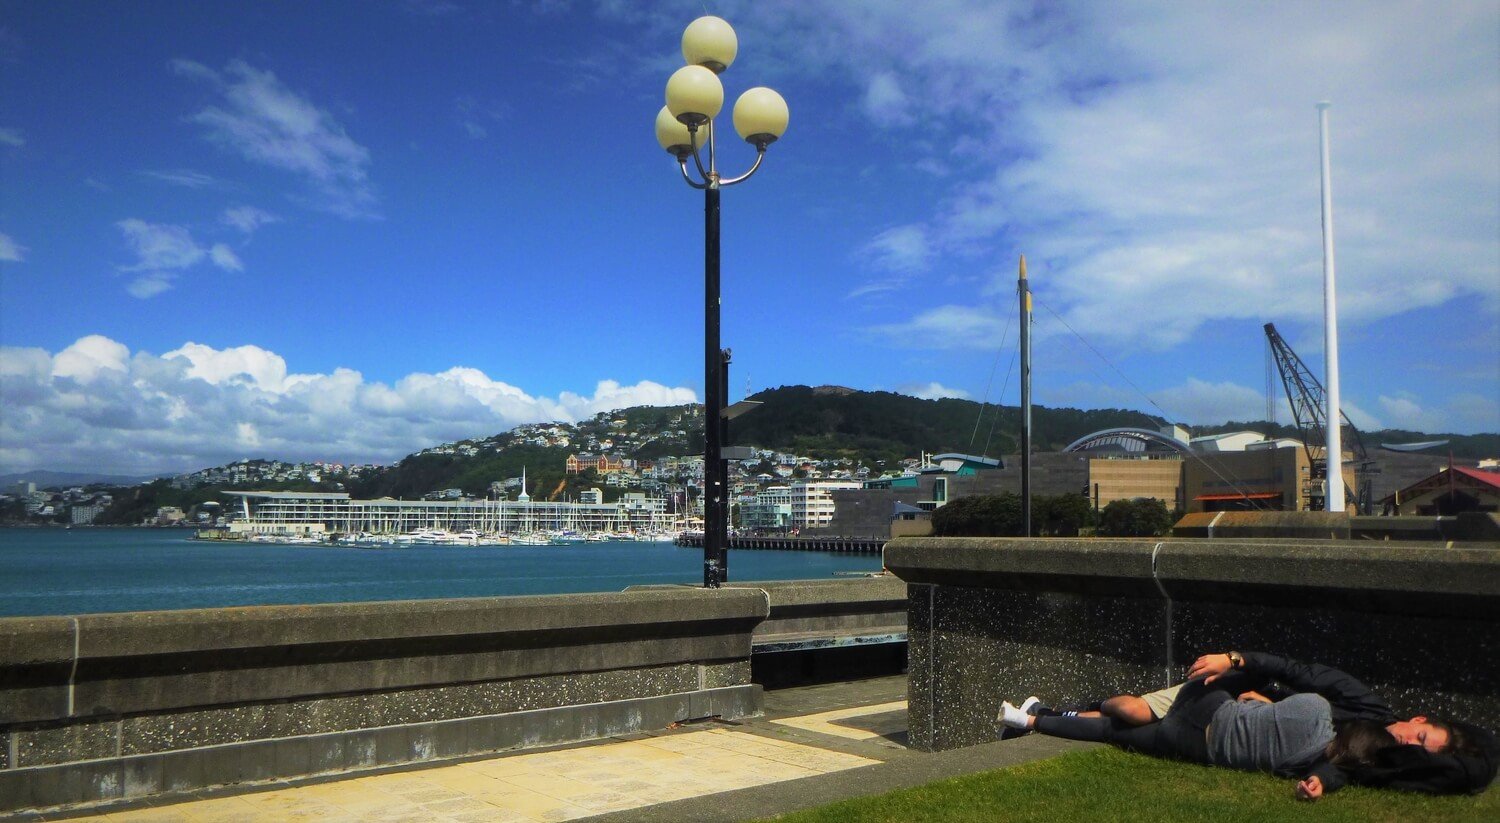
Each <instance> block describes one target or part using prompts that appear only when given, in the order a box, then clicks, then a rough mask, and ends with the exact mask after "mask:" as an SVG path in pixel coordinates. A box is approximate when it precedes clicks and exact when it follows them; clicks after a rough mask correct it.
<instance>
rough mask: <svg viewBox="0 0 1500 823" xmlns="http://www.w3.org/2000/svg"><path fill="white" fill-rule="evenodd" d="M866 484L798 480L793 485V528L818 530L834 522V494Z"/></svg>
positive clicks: (845, 481)
mask: <svg viewBox="0 0 1500 823" xmlns="http://www.w3.org/2000/svg"><path fill="white" fill-rule="evenodd" d="M863 485H864V484H862V483H859V482H856V481H853V480H798V481H796V482H794V483H792V486H791V498H792V526H793V527H794V528H798V529H817V528H823V527H825V526H827V525H828V524H829V523H832V522H833V514H834V510H835V505H834V502H833V493H834V492H835V491H845V490H850V489H858V488H861V487H863Z"/></svg>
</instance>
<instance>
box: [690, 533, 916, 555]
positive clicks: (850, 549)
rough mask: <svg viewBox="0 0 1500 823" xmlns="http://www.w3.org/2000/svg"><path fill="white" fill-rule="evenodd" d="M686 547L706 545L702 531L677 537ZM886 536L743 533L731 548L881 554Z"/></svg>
mask: <svg viewBox="0 0 1500 823" xmlns="http://www.w3.org/2000/svg"><path fill="white" fill-rule="evenodd" d="M674 542H675V543H676V544H677V545H679V546H683V547H685V548H692V549H701V548H703V533H702V532H685V533H683V534H681V535H679V536H678V537H677V539H676V540H675V541H674ZM886 542H887V539H886V538H881V537H804V536H801V535H798V536H795V537H792V536H769V537H767V536H750V535H746V536H740V537H731V538H729V548H731V549H775V550H779V551H803V552H847V553H850V554H880V552H881V550H882V549H883V548H885V544H886Z"/></svg>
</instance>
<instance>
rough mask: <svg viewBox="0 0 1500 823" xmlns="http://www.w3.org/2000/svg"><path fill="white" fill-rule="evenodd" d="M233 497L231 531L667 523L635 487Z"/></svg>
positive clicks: (644, 528) (662, 506)
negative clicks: (561, 492)
mask: <svg viewBox="0 0 1500 823" xmlns="http://www.w3.org/2000/svg"><path fill="white" fill-rule="evenodd" d="M225 494H229V495H233V496H235V497H238V498H239V499H240V500H239V511H238V516H237V517H236V519H235V520H234V522H233V523H231V524H230V531H231V532H234V533H237V534H358V533H360V532H368V533H370V534H387V535H394V534H402V533H405V532H412V531H416V530H417V529H434V528H435V529H444V530H447V531H452V532H459V531H464V530H466V529H474V530H476V531H480V532H485V533H497V534H511V533H520V532H531V531H539V530H574V531H579V532H617V533H618V532H657V531H667V530H668V529H670V528H671V525H672V518H671V516H670V515H668V514H667V502H666V501H665V500H663V499H661V498H652V497H647V496H646V495H644V494H641V493H638V492H637V493H631V494H626V495H624V496H623V497H622V498H621V499H620V501H619V502H617V503H550V502H541V501H534V500H531V499H530V498H529V497H527V498H524V499H521V500H514V501H510V500H392V499H390V498H382V499H380V500H355V499H352V498H350V497H349V495H348V494H347V493H345V492H270V491H229V492H225Z"/></svg>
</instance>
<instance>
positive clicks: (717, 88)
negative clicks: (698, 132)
mask: <svg viewBox="0 0 1500 823" xmlns="http://www.w3.org/2000/svg"><path fill="white" fill-rule="evenodd" d="M722 108H724V84H722V83H720V82H719V76H718V75H717V74H714V73H713V72H711V71H709V70H708V69H705V68H703V67H702V66H683V67H682V68H680V69H678V70H677V71H675V72H673V73H672V76H671V77H670V78H668V79H667V109H668V110H670V111H671V112H672V116H673V117H676V118H677V119H678V120H681V121H682V122H683V123H685V124H687V126H688V127H689V128H697V127H698V126H701V125H703V124H704V123H707V122H708V121H710V120H712V119H714V117H715V116H717V115H718V113H719V110H720V109H722Z"/></svg>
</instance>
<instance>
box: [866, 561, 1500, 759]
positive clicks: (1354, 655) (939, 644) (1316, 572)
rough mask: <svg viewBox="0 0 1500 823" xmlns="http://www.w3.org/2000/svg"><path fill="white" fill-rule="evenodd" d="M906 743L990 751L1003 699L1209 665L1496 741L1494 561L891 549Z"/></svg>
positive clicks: (1499, 717)
mask: <svg viewBox="0 0 1500 823" xmlns="http://www.w3.org/2000/svg"><path fill="white" fill-rule="evenodd" d="M885 562H886V567H887V568H888V569H890V570H891V571H892V572H894V573H895V574H896V575H897V576H899V577H901V578H902V579H904V580H905V581H906V582H907V584H908V593H909V607H910V611H909V617H908V621H909V637H910V683H909V686H908V692H909V698H910V707H909V723H910V735H911V740H912V743H913V745H914V746H917V747H918V748H922V749H926V750H943V749H951V748H957V747H960V746H968V745H974V744H976V743H981V742H986V741H990V740H994V739H995V738H996V735H997V732H998V726H997V725H996V723H995V714H996V711H997V710H998V707H999V704H1000V701H1001V700H1003V699H1010V700H1012V701H1017V702H1018V701H1020V700H1021V699H1023V698H1025V697H1026V696H1028V695H1031V694H1036V695H1039V696H1041V697H1043V698H1044V699H1045V700H1047V701H1050V702H1053V703H1056V704H1067V703H1074V702H1083V701H1087V700H1097V699H1100V698H1102V697H1106V696H1108V695H1112V694H1119V693H1122V692H1133V693H1140V692H1143V691H1149V690H1151V689H1157V688H1161V687H1162V686H1164V685H1167V684H1169V683H1172V682H1176V681H1177V680H1180V679H1181V677H1182V676H1183V673H1184V671H1185V669H1186V666H1187V665H1188V664H1189V663H1191V662H1192V660H1193V659H1194V658H1196V657H1197V656H1198V655H1200V654H1203V653H1207V652H1219V651H1227V650H1229V649H1245V650H1256V651H1270V652H1275V653H1278V654H1283V655H1286V656H1289V657H1293V658H1298V659H1303V660H1312V661H1317V662H1321V663H1327V664H1329V665H1333V666H1337V667H1339V668H1341V669H1344V670H1346V671H1348V672H1350V673H1352V674H1354V675H1355V676H1357V677H1359V678H1360V679H1361V680H1363V681H1364V682H1366V683H1367V684H1369V685H1370V686H1371V687H1372V688H1374V689H1376V690H1377V691H1378V692H1379V693H1381V694H1382V695H1384V696H1385V697H1386V698H1387V699H1388V700H1390V702H1391V704H1392V705H1393V707H1394V708H1395V709H1396V711H1397V712H1398V713H1401V714H1405V715H1411V714H1416V713H1426V714H1437V715H1448V716H1452V717H1455V718H1458V719H1464V720H1470V721H1473V722H1477V723H1480V724H1483V725H1487V726H1490V727H1500V666H1497V665H1496V663H1495V661H1496V659H1497V653H1500V546H1497V545H1495V544H1472V545H1469V546H1467V547H1459V548H1449V547H1440V546H1433V545H1432V544H1430V543H1428V544H1399V543H1371V542H1365V541H1328V540H1324V541H1297V540H1261V541H1236V540H1222V539H1216V540H1212V541H1208V540H1181V539H1169V540H1025V539H1004V538H902V539H898V540H893V541H892V542H891V543H890V544H889V545H888V546H887V547H886V553H885Z"/></svg>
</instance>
